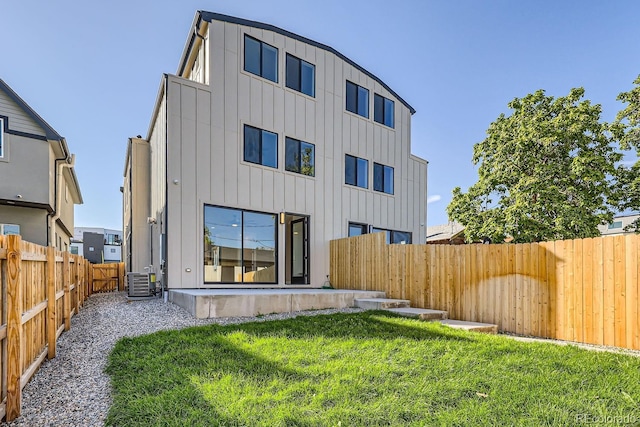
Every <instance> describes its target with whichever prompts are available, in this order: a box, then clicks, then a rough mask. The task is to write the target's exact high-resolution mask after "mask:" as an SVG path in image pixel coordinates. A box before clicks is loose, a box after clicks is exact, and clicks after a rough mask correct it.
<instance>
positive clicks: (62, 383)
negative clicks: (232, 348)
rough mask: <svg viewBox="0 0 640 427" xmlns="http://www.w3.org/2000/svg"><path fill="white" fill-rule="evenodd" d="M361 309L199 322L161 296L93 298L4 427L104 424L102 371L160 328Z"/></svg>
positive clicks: (106, 402)
mask: <svg viewBox="0 0 640 427" xmlns="http://www.w3.org/2000/svg"><path fill="white" fill-rule="evenodd" d="M358 311H362V309H357V308H348V309H341V310H337V309H329V310H317V311H305V312H295V313H280V314H270V315H265V316H260V317H226V318H218V319H196V318H194V317H193V316H191V315H190V314H189V313H187V312H186V311H185V310H183V309H182V308H180V307H178V306H177V305H174V304H170V303H164V302H162V300H161V299H159V298H154V299H151V300H139V301H131V302H129V301H128V300H127V298H126V294H125V293H123V292H120V293H110V294H102V295H92V296H91V297H90V298H89V299H88V300H87V301H86V302H85V306H84V307H83V308H82V309H81V310H80V313H79V314H78V315H77V316H74V317H73V318H72V319H71V329H70V330H69V331H68V332H65V333H63V334H62V335H61V336H60V338H59V339H58V347H57V352H56V357H55V358H54V359H53V360H50V361H45V362H44V363H43V364H42V366H41V367H40V369H39V370H38V372H37V373H36V374H35V375H34V376H33V378H32V379H31V381H30V382H29V384H27V386H26V387H25V388H24V390H23V393H22V413H21V415H20V417H19V418H18V419H16V420H14V421H13V422H11V423H3V424H2V425H3V426H29V427H32V426H52V427H53V426H56V427H57V426H92V427H93V426H100V425H103V424H104V420H105V418H106V416H107V411H108V410H109V407H110V405H111V385H110V381H109V377H108V376H107V375H106V374H105V373H104V372H103V371H104V368H105V365H106V361H107V356H108V355H109V352H110V351H111V349H112V348H113V346H114V345H115V343H116V341H118V339H120V338H122V337H125V336H129V337H131V336H137V335H145V334H149V333H152V332H156V331H159V330H166V329H181V328H185V327H190V326H200V325H207V324H211V323H217V324H221V325H227V324H236V323H243V322H252V321H268V320H276V319H286V318H290V317H296V316H301V315H302V316H313V315H317V314H333V313H338V312H358Z"/></svg>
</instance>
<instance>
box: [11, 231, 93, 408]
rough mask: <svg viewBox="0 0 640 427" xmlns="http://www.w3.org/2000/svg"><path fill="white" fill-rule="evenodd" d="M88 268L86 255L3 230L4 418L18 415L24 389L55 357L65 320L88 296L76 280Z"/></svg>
mask: <svg viewBox="0 0 640 427" xmlns="http://www.w3.org/2000/svg"><path fill="white" fill-rule="evenodd" d="M89 271H90V268H88V264H87V261H86V260H85V259H84V258H82V257H76V256H74V257H73V258H70V257H69V254H68V253H66V252H65V253H63V252H59V251H56V250H55V249H54V248H51V247H49V248H46V247H42V246H38V245H35V244H33V243H29V242H25V241H22V240H21V239H20V237H19V236H0V286H1V289H0V318H1V321H2V324H1V325H0V344H1V345H0V402H1V403H0V419H5V420H6V421H11V420H14V419H15V418H17V417H18V416H19V415H20V409H21V401H22V389H23V388H24V386H25V385H26V384H27V383H28V381H29V380H30V379H31V377H32V376H33V375H34V374H35V373H36V372H37V370H38V368H39V367H40V365H41V364H42V363H43V362H44V360H45V359H46V358H49V359H51V358H53V357H55V354H56V342H57V338H58V336H59V335H60V334H61V333H62V332H63V330H64V328H65V321H66V325H67V328H68V327H69V326H70V319H71V316H72V313H74V314H77V313H78V310H79V307H80V306H81V305H82V303H84V300H85V299H86V298H87V296H88V294H87V293H86V292H83V291H82V289H81V287H80V286H78V284H79V283H88V278H87V275H88V272H89Z"/></svg>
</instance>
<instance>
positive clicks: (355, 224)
mask: <svg viewBox="0 0 640 427" xmlns="http://www.w3.org/2000/svg"><path fill="white" fill-rule="evenodd" d="M352 226H353V227H359V228H360V231H362V233H360V234H354V235H353V236H362V235H364V234H369V225H367V224H364V223H361V222H352V221H349V223H348V225H347V237H353V236H352V235H351V227H352Z"/></svg>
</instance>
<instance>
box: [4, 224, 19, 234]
mask: <svg viewBox="0 0 640 427" xmlns="http://www.w3.org/2000/svg"><path fill="white" fill-rule="evenodd" d="M12 234H15V235H16V236H19V235H20V225H18V224H0V235H3V236H9V235H12Z"/></svg>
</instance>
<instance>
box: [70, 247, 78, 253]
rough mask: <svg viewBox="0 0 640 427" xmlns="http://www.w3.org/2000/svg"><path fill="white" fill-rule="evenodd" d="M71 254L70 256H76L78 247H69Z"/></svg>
mask: <svg viewBox="0 0 640 427" xmlns="http://www.w3.org/2000/svg"><path fill="white" fill-rule="evenodd" d="M71 254H72V255H78V247H77V246H71Z"/></svg>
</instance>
